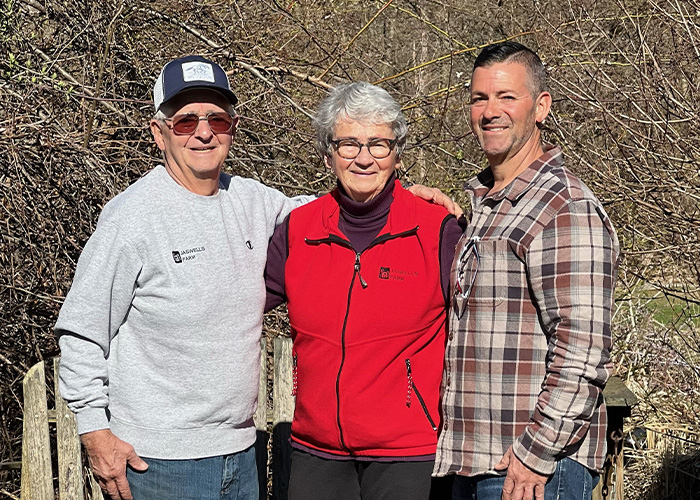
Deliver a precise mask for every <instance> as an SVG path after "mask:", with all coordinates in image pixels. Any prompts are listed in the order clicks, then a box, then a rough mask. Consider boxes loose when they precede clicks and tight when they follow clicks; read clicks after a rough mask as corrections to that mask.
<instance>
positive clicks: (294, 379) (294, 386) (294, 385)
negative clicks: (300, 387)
mask: <svg viewBox="0 0 700 500" xmlns="http://www.w3.org/2000/svg"><path fill="white" fill-rule="evenodd" d="M297 356H298V354H297V353H294V356H293V357H292V397H296V395H297Z"/></svg>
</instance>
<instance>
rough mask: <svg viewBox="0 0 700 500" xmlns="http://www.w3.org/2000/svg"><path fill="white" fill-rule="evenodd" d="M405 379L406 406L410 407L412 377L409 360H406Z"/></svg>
mask: <svg viewBox="0 0 700 500" xmlns="http://www.w3.org/2000/svg"><path fill="white" fill-rule="evenodd" d="M406 379H407V380H408V388H407V389H406V406H407V407H409V408H410V407H411V391H412V389H413V375H412V374H411V360H410V359H408V358H406Z"/></svg>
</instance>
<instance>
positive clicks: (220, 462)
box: [126, 446, 258, 500]
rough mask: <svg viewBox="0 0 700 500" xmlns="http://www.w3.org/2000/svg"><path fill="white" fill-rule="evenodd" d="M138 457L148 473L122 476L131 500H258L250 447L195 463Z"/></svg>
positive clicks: (253, 450)
mask: <svg viewBox="0 0 700 500" xmlns="http://www.w3.org/2000/svg"><path fill="white" fill-rule="evenodd" d="M141 458H143V459H144V460H145V461H146V463H147V464H148V470H147V471H146V472H136V471H134V470H131V469H127V473H126V478H127V479H128V480H129V486H130V487H131V493H132V494H133V496H134V500H258V472H257V468H256V465H255V447H253V446H251V447H250V448H248V449H247V450H243V451H240V452H238V453H232V454H230V455H221V456H218V457H210V458H199V459H196V460H160V459H156V458H147V457H141Z"/></svg>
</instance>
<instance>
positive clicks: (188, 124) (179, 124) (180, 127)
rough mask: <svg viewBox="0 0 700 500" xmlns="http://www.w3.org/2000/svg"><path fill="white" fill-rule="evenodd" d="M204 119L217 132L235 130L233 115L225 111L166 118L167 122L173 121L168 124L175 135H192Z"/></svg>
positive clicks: (185, 114)
mask: <svg viewBox="0 0 700 500" xmlns="http://www.w3.org/2000/svg"><path fill="white" fill-rule="evenodd" d="M202 120H206V122H207V123H208V124H209V128H210V129H211V131H212V132H213V133H215V134H228V133H229V132H231V130H233V117H232V116H231V115H229V114H228V113H224V112H218V113H207V114H206V116H199V115H197V114H195V113H184V114H182V115H175V116H173V117H172V118H166V119H165V122H166V123H167V122H172V125H168V127H170V129H171V130H172V131H173V134H175V135H192V134H194V131H195V130H197V127H198V126H199V122H200V121H202Z"/></svg>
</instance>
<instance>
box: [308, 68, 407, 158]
mask: <svg viewBox="0 0 700 500" xmlns="http://www.w3.org/2000/svg"><path fill="white" fill-rule="evenodd" d="M341 120H352V121H358V122H366V123H371V124H373V125H380V124H383V123H389V124H390V125H391V130H392V131H393V132H394V137H395V139H396V158H397V159H398V158H400V157H401V154H402V153H403V150H404V147H405V146H406V133H407V132H408V123H407V122H406V117H405V116H404V114H403V113H402V112H401V106H400V105H399V103H398V102H396V100H395V99H394V98H393V97H391V95H390V94H389V92H387V91H386V90H384V89H383V88H381V87H377V86H376V85H372V84H371V83H367V82H353V83H344V84H342V85H338V86H337V87H335V88H333V89H332V90H331V93H330V95H329V96H328V97H326V98H325V99H324V100H323V101H322V102H321V104H320V105H319V107H318V112H317V113H316V117H315V118H314V119H313V121H312V123H311V125H312V126H313V128H314V130H315V131H316V148H317V149H318V152H319V153H320V154H321V156H331V155H332V150H331V140H332V139H333V133H334V131H335V126H336V124H337V123H338V122H339V121H341Z"/></svg>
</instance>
